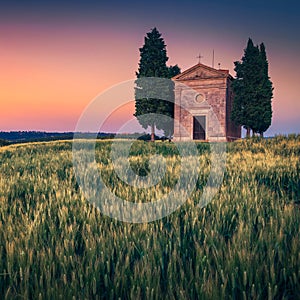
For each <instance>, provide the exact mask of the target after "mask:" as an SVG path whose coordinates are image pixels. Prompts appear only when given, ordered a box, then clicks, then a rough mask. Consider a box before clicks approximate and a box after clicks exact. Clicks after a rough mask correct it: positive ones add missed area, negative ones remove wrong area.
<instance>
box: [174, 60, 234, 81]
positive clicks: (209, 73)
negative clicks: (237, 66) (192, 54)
mask: <svg viewBox="0 0 300 300" xmlns="http://www.w3.org/2000/svg"><path fill="white" fill-rule="evenodd" d="M227 76H230V75H229V71H228V70H217V69H214V68H211V67H208V66H206V65H203V64H201V63H199V64H197V65H195V66H193V67H191V68H189V69H187V70H186V71H184V72H182V73H181V74H179V75H176V76H175V77H173V78H172V79H173V80H193V79H209V78H224V77H227Z"/></svg>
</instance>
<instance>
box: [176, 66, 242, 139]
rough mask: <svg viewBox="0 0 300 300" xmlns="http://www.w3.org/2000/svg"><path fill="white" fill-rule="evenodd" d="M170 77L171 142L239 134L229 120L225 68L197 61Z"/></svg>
mask: <svg viewBox="0 0 300 300" xmlns="http://www.w3.org/2000/svg"><path fill="white" fill-rule="evenodd" d="M172 80H173V81H174V82H175V107H174V137H173V138H174V141H189V140H203V141H209V142H210V141H212V142H213V141H233V140H235V139H238V138H240V137H241V127H240V126H236V125H235V124H234V122H232V121H231V119H230V114H231V109H232V104H233V92H232V89H231V83H232V80H233V77H232V76H231V75H230V74H229V71H228V70H222V69H215V68H212V67H208V66H206V65H204V64H201V63H198V64H197V65H195V66H193V67H191V68H189V69H187V70H186V71H184V72H182V73H181V74H179V75H177V76H175V77H173V78H172ZM179 124H181V125H179Z"/></svg>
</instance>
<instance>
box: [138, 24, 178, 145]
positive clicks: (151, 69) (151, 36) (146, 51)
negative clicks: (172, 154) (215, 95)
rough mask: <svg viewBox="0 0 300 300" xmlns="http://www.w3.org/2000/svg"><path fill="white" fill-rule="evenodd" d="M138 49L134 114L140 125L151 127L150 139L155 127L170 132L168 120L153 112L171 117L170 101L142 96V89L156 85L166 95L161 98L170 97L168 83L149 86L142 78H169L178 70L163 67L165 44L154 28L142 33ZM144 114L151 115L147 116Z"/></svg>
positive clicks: (153, 134)
mask: <svg viewBox="0 0 300 300" xmlns="http://www.w3.org/2000/svg"><path fill="white" fill-rule="evenodd" d="M139 50H140V62H139V69H138V72H137V73H136V76H137V80H136V86H137V88H136V90H135V114H134V116H136V117H137V119H138V121H139V123H140V124H141V125H142V127H143V128H145V129H147V128H148V126H150V127H151V140H152V141H154V136H155V127H156V128H158V129H163V130H164V131H165V132H170V128H171V127H172V126H171V124H170V122H163V121H161V120H160V118H157V115H155V114H162V115H165V116H168V117H170V118H173V117H174V102H169V101H164V100H162V99H155V98H144V97H143V96H141V95H143V94H144V92H145V90H151V89H157V88H160V89H161V91H163V92H164V94H165V95H166V96H165V97H164V98H165V99H169V100H170V99H171V101H172V99H173V98H174V92H173V88H174V85H173V84H172V83H168V84H166V86H161V87H157V86H155V87H152V86H149V82H147V81H145V80H143V78H145V77H160V78H171V77H173V76H175V75H177V74H179V73H180V69H179V68H178V66H177V65H176V66H171V67H167V65H166V63H167V61H168V57H167V51H166V45H165V42H164V40H163V38H162V37H161V34H160V33H159V31H158V30H157V29H156V28H154V29H152V30H151V31H150V32H148V33H147V34H146V37H145V43H144V46H143V47H142V48H140V49H139ZM145 114H153V115H147V116H145Z"/></svg>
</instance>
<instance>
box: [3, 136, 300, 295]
mask: <svg viewBox="0 0 300 300" xmlns="http://www.w3.org/2000/svg"><path fill="white" fill-rule="evenodd" d="M119 143H120V144H121V143H122V141H120V142H119ZM110 147H111V141H98V142H97V146H96V158H97V163H98V166H99V168H100V169H101V174H102V180H103V181H104V182H105V183H106V184H107V185H108V186H110V189H111V191H112V192H113V193H115V194H117V195H119V197H123V198H124V199H132V201H152V200H155V199H156V198H157V197H159V196H160V195H163V194H165V193H168V192H170V190H171V189H172V187H173V186H174V184H175V183H176V181H177V180H178V176H179V174H178V172H179V171H180V168H178V164H179V161H180V158H179V154H178V151H177V150H176V147H175V145H173V143H162V142H160V143H146V142H142V141H136V142H134V143H133V145H132V147H131V152H130V153H131V156H130V164H131V167H132V169H133V170H134V172H136V174H139V175H141V176H143V175H145V174H147V172H148V171H149V170H148V168H149V158H150V155H151V154H153V153H155V152H157V151H158V152H159V153H160V154H162V155H163V156H164V157H165V159H166V174H165V176H164V178H163V180H162V182H160V183H159V184H158V185H157V186H156V187H155V188H149V189H144V190H143V191H141V192H139V191H138V190H137V189H136V188H135V187H131V186H128V185H126V184H124V183H122V182H121V181H120V180H119V178H118V176H117V175H116V173H115V172H114V168H113V167H112V162H111V159H110V156H109V155H110ZM197 147H198V150H199V160H200V165H201V171H200V173H199V177H198V180H197V184H196V188H195V189H194V191H193V193H192V194H191V196H190V197H189V199H188V200H187V201H186V203H185V204H184V205H183V206H181V207H180V208H179V209H177V210H176V211H175V212H174V213H172V214H170V215H169V216H167V217H165V218H163V219H161V220H157V221H153V222H150V223H144V224H130V223H123V222H121V221H117V220H114V219H111V218H109V217H107V216H105V215H103V214H102V213H101V212H100V211H99V209H97V207H94V206H93V205H92V204H90V203H89V202H88V201H87V199H86V198H85V196H84V195H83V193H82V191H81V188H80V186H79V185H78V184H77V182H76V178H75V174H74V171H73V163H72V142H71V141H57V142H48V143H46V142H45V143H28V144H22V145H10V146H5V147H2V148H0V162H1V164H0V241H1V242H0V298H1V299H300V239H299V236H300V235H299V231H300V229H299V228H300V179H299V174H300V159H299V157H300V136H299V135H298V136H297V135H290V136H288V137H283V136H278V137H276V138H274V139H265V140H264V139H249V140H242V141H237V142H234V143H230V144H228V145H227V162H226V171H225V174H224V179H223V183H222V186H221V187H220V190H219V192H218V193H217V194H216V195H215V196H214V198H213V200H212V202H211V203H209V204H208V205H207V206H206V207H204V208H199V207H198V206H197V203H198V202H199V199H200V198H201V194H202V192H203V187H204V186H205V183H206V180H207V176H208V173H209V169H210V151H209V145H208V144H205V143H199V144H198V145H197ZM150 159H151V158H150ZM192 167H193V166H191V168H192Z"/></svg>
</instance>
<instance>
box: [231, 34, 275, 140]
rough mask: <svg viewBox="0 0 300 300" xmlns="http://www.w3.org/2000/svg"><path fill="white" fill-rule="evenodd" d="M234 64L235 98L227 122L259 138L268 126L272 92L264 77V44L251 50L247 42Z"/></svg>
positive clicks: (265, 70)
mask: <svg viewBox="0 0 300 300" xmlns="http://www.w3.org/2000/svg"><path fill="white" fill-rule="evenodd" d="M234 64H235V72H236V79H235V80H234V82H233V91H234V94H235V97H234V102H233V109H232V114H231V119H232V120H233V121H234V122H235V123H236V124H238V125H242V126H244V128H246V130H247V137H249V136H250V130H251V129H252V131H253V134H254V133H256V132H259V133H260V134H261V135H262V134H263V132H264V131H266V130H267V129H268V127H269V126H270V124H271V118H272V108H271V99H272V96H273V92H272V91H273V88H272V83H271V81H270V78H269V76H268V61H267V57H266V52H265V47H264V44H261V45H260V47H258V46H254V44H253V42H252V40H251V39H250V38H249V40H248V43H247V47H246V49H245V50H244V56H243V57H242V60H241V62H239V61H237V62H235V63H234Z"/></svg>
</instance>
